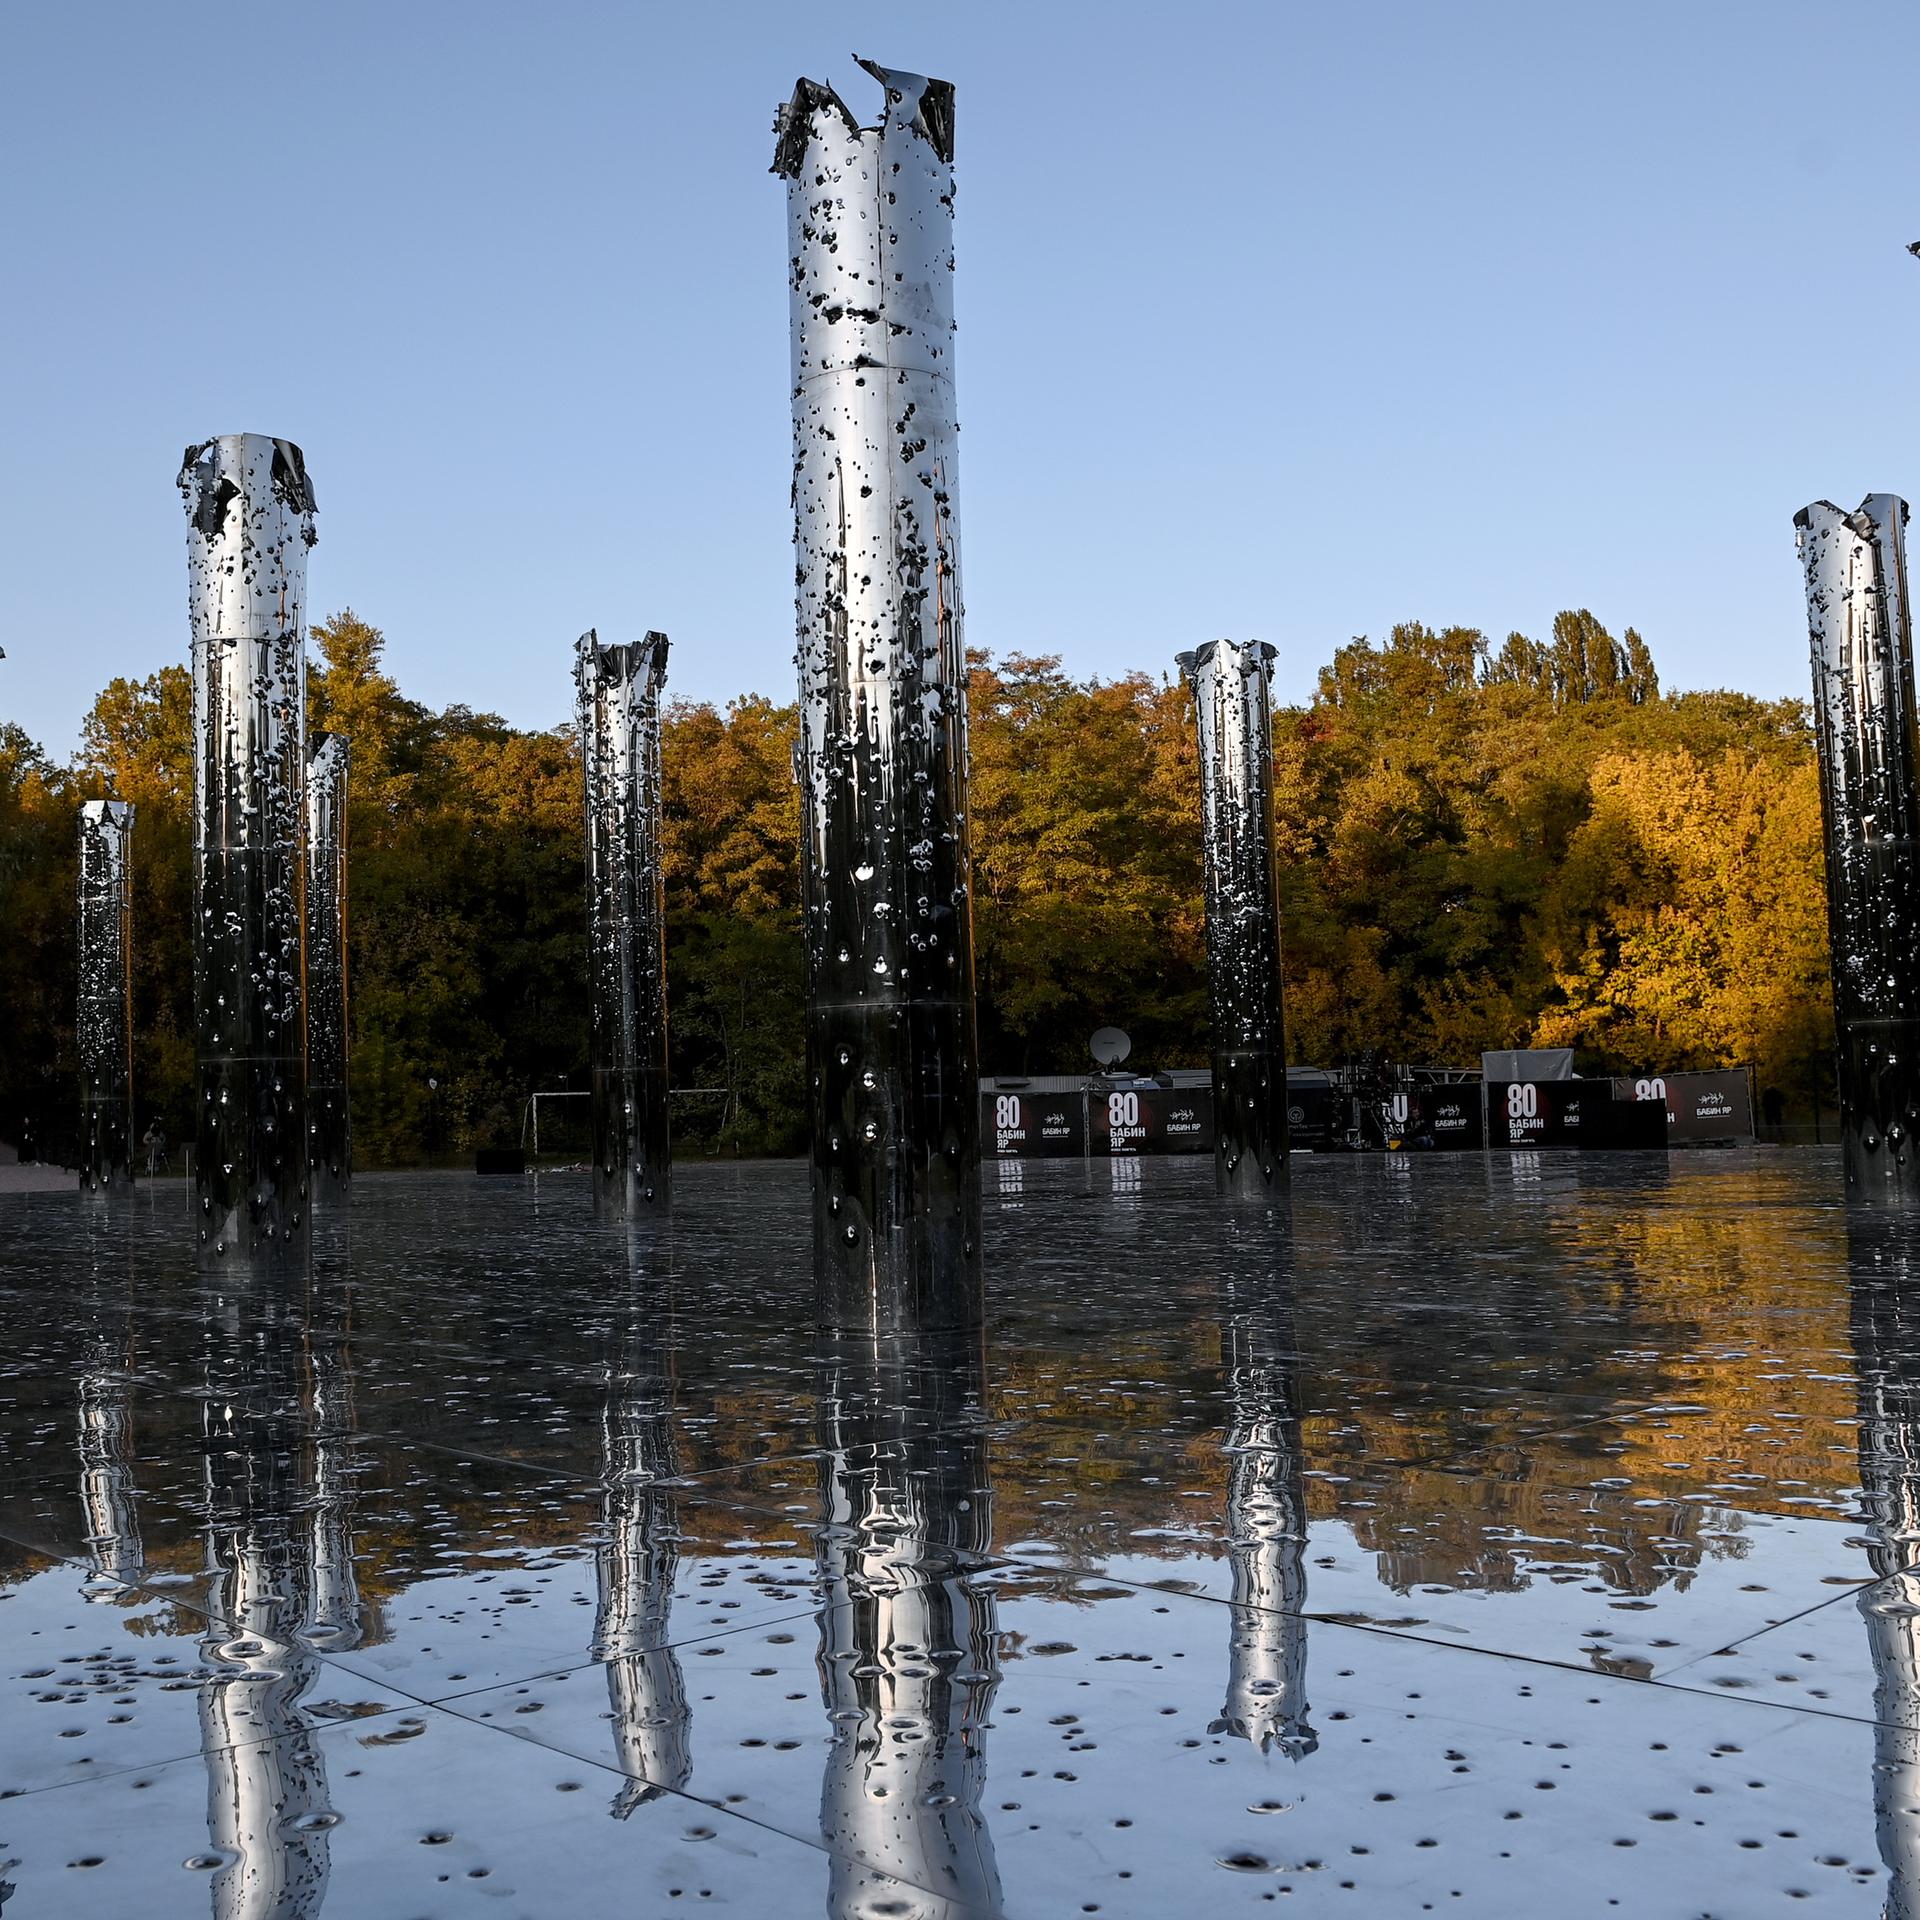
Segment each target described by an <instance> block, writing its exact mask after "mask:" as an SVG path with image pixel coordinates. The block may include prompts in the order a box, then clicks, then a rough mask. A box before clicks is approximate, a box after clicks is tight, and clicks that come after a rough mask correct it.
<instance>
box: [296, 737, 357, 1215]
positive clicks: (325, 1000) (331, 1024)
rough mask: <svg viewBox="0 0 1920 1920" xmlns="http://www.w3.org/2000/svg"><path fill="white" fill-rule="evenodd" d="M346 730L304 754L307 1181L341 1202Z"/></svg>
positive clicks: (349, 1140)
mask: <svg viewBox="0 0 1920 1920" xmlns="http://www.w3.org/2000/svg"><path fill="white" fill-rule="evenodd" d="M349 759H350V753H349V749H348V744H347V740H346V737H345V735H343V734H338V733H321V734H316V735H315V736H314V739H313V746H312V750H311V751H310V752H309V753H308V755H307V909H306V912H307V1179H308V1181H309V1183H310V1191H311V1195H312V1199H313V1203H314V1205H315V1206H319V1207H326V1206H329V1205H339V1204H341V1203H343V1202H344V1201H345V1200H346V1198H347V1196H348V1191H349V1183H350V1182H351V1180H352V1177H353V1122H352V1112H351V1106H350V1103H349V1100H348V1097H347V1052H348V1041H347V1017H348V1009H347V779H348V763H349Z"/></svg>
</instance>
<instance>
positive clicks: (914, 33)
mask: <svg viewBox="0 0 1920 1920" xmlns="http://www.w3.org/2000/svg"><path fill="white" fill-rule="evenodd" d="M854 52H859V53H864V54H871V55H873V56H875V57H877V58H879V59H881V60H883V61H885V62H886V63H888V64H890V65H894V66H900V67H906V68H912V69H917V70H920V71H924V72H928V73H932V74H936V75H938V76H941V77H943V78H946V79H950V80H952V81H953V82H954V83H955V85H956V86H957V88H958V90H959V91H958V146H959V171H960V183H961V184H960V196H959V237H958V256H959V282H958V289H957V292H958V304H959V315H960V327H961V332H960V343H959V358H958V377H959V383H960V410H961V419H962V422H963V426H964V429H965V432H964V441H963V461H962V472H961V485H962V493H961V505H962V519H963V526H964V542H965V546H964V552H965V560H964V565H965V586H966V599H967V613H968V637H969V639H970V640H971V641H972V642H974V643H975V644H979V645H985V646H988V647H991V648H993V649H995V650H996V651H999V652H1006V651H1010V650H1015V649H1020V650H1026V651H1054V652H1059V653H1062V654H1064V655H1065V657H1066V660H1067V662H1068V664H1069V665H1070V666H1071V667H1072V668H1073V669H1075V670H1077V671H1080V672H1096V671H1097V672H1101V673H1105V674H1115V673H1119V672H1122V671H1124V670H1126V669H1128V668H1131V667H1136V666H1143V667H1148V668H1151V669H1155V670H1158V669H1161V668H1163V667H1165V666H1167V664H1168V663H1169V662H1170V660H1171V658H1172V656H1173V654H1174V653H1175V652H1177V651H1178V650H1180V649H1181V648H1184V647H1190V646H1192V645H1193V644H1194V643H1195V642H1196V641H1200V640H1204V639H1207V638H1210V637H1213V636H1216V635H1222V634H1235V635H1253V636H1259V637H1263V638H1266V639H1270V640H1272V641H1274V642H1275V643H1276V644H1277V645H1278V647H1279V649H1280V664H1279V683H1280V688H1281V691H1282V693H1283V694H1284V695H1286V696H1289V697H1299V696H1302V695H1304V694H1305V693H1306V692H1307V691H1309V690H1310V688H1311V685H1312V676H1313V672H1314V669H1315V668H1316V666H1317V665H1318V664H1319V663H1320V662H1321V661H1323V660H1324V659H1325V658H1326V657H1327V656H1328V654H1329V652H1330V650H1331V649H1332V647H1334V646H1335V645H1337V644H1338V643H1339V642H1341V641H1343V640H1345V639H1346V638H1347V637H1348V636H1349V635H1352V634H1356V633H1372V634H1376V635H1378V634H1382V633H1384V631H1385V630H1386V628H1387V627H1388V626H1390V625H1391V624H1392V623H1393V622H1394V621H1396V620H1400V619H1407V618H1421V619H1425V620H1429V621H1432V622H1436V623H1437V622H1446V621H1459V622H1463V623H1466V624H1469V625H1474V626H1479V627H1483V628H1485V629H1487V630H1488V631H1489V632H1490V633H1491V634H1492V635H1494V637H1495V638H1496V639H1497V638H1498V637H1499V636H1500V635H1502V634H1504V633H1505V632H1506V631H1507V630H1508V629H1509V628H1511V627H1520V628H1522V629H1523V630H1526V631H1529V632H1532V633H1535V634H1541V633H1544V631H1545V630H1546V628H1547V626H1548V623H1549V622H1550V620H1551V618H1552V615H1553V613H1554V611H1555V610H1556V609H1557V608H1559V607H1562V606H1568V605H1586V606H1590V607H1591V608H1592V609H1593V610H1594V612H1595V613H1597V614H1598V615H1599V616H1600V617H1601V618H1602V619H1603V620H1605V621H1607V622H1608V623H1609V624H1610V625H1612V626H1614V627H1615V629H1616V630H1618V629H1619V628H1620V627H1622V626H1624V625H1627V624H1629V623H1632V624H1634V625H1637V626H1638V627H1639V628H1640V629H1641V631H1642V632H1643V633H1644V634H1645V635H1646V637H1647V639H1648V640H1649V642H1650V643H1651V645H1652V646H1653V649H1654V652H1655V655H1656V657H1657V659H1658V660H1659V662H1660V664H1661V667H1662V668H1663V670H1664V672H1665V675H1666V678H1667V681H1668V684H1670V685H1673V684H1678V685H1685V686H1704V685H1731V686H1738V687H1744V688H1747V689H1750V690H1752V691H1754V692H1758V693H1765V694H1784V693H1793V694H1800V693H1803V692H1804V690H1805V686H1806V677H1807V674H1806V632H1805V626H1804V623H1803V613H1802V604H1801V597H1800V585H1799V576H1798V571H1797V568H1796V566H1795V563H1794V558H1793V542H1792V531H1791V526H1790V521H1791V516H1792V514H1793V512H1794V510H1795V509H1796V508H1797V507H1799V506H1801V505H1802V504H1803V503H1804V502H1806V501H1807V500H1810V499H1813V498H1816V497H1818V496H1820V495H1823V494H1824V495H1830V496H1832V497H1833V498H1836V499H1838V500H1841V501H1843V502H1844V503H1846V504H1849V505H1851V504H1852V503H1853V502H1854V501H1855V500H1856V499H1857V498H1858V497H1859V496H1860V495H1861V494H1863V493H1866V492H1868V491H1869V490H1873V489H1881V488H1885V489H1891V490H1893V491H1897V492H1903V493H1906V494H1908V495H1910V496H1913V497H1916V498H1920V417H1917V408H1916V396H1915V385H1914V379H1913V374H1912V350H1911V341H1912V337H1913V329H1914V326H1915V324H1916V322H1917V321H1920V262H1916V261H1914V260H1912V259H1909V258H1908V257H1907V256H1906V254H1905V253H1904V251H1903V249H1904V245H1905V243H1906V242H1907V241H1909V240H1912V239H1915V238H1920V194H1916V192H1915V190H1914V187H1915V182H1914V177H1913V175H1914V159H1915V140H1916V134H1915V126H1916V117H1915V114H1914V112H1913V107H1912V95H1911V89H1912V82H1913V76H1914V74H1915V72H1916V70H1920V13H1914V12H1909V11H1907V10H1905V9H1899V8H1893V9H1881V10H1879V11H1878V12H1877V13H1873V14H1862V15H1860V16H1859V17H1858V19H1857V20H1853V21H1852V22H1851V24H1848V23H1847V22H1846V21H1845V20H1843V19H1842V17H1841V16H1838V15H1835V16H1832V17H1831V18H1829V17H1827V16H1824V15H1822V14H1821V13H1820V12H1819V11H1818V10H1817V9H1816V10H1814V11H1812V12H1809V11H1808V10H1807V8H1806V7H1805V6H1804V5H1795V6H1789V5H1786V4H1776V3H1775V0H1756V3H1754V4H1685V3H1683V0H1664V4H1658V5H1653V4H1640V0H1624V3H1623V0H1609V4H1606V5H1590V6H1579V7H1575V6H1556V5H1542V4H1539V0H1530V3H1529V4H1515V5H1491V4H1485V5H1482V4H1460V5H1452V6H1449V5H1441V4H1421V5H1415V4H1375V5H1371V6H1369V5H1364V4H1362V5H1348V6H1326V5H1322V4H1315V5H1302V4H1268V5H1253V4H1248V5H1219V4H1215V5H1208V4H1198V5H1195V4H1186V5H1182V6H1179V7H1174V6H1172V5H1166V6H1157V7H1142V6H1137V5H1130V4H1126V0H1119V3H1118V4H1107V5H1098V6H1096V5H1084V6H1082V5H1051V6H1050V5H1045V4H1033V0H1027V4H1022V5H1017V6H1014V5H1002V4H997V3H994V0H988V3H986V4H982V3H981V0H969V4H966V5H949V6H945V7H941V8H933V7H928V6H911V7H910V6H904V5H894V6H870V5H834V4H831V3H830V0H822V4H817V5H813V6H796V5H791V4H788V5H772V4H757V3H756V4H747V5H732V6H728V5H708V6H705V7H684V8H667V7H645V6H624V7H614V6H600V5H592V4H578V3H570V0H550V3H549V4H545V5H541V6H528V5H524V4H515V5H511V6H507V5H490V4H484V3H469V4H459V5H454V4H437V3H434V4H423V3H419V0H385V3H384V4H377V5H375V4H362V3H361V0H328V3H327V4H325V5H318V6H305V7H294V6H290V5H272V4H269V5H262V6H256V7H251V8H244V9H236V8H212V9H208V8H184V7H177V6H170V5H162V6H156V5H151V4H145V3H143V4H138V5H134V4H127V3H126V0H117V3H114V4H107V5H104V6H101V5H93V6H86V7H79V6H65V7H61V6H53V7H34V8H14V9H12V10H10V11H9V13H8V15H7V17H6V21H5V24H4V27H0V161H3V162H4V178H5V180H6V183H7V184H6V187H5V190H4V192H5V201H6V213H5V217H4V221H3V222H0V249H4V252H3V253H0V258H4V260H5V262H6V267H7V270H8V271H7V297H6V299H5V301H4V304H3V305H0V396H3V397H0V407H3V408H4V414H3V415H0V505H3V507H4V521H0V526H4V547H3V548H0V558H3V560H4V564H3V565H0V645H3V646H4V647H5V649H6V652H7V659H6V660H5V661H4V662H3V663H0V718H5V719H17V720H19V721H21V722H23V723H24V724H25V725H26V726H27V727H28V728H29V729H30V731H32V732H33V733H34V734H35V735H36V736H38V737H39V738H41V739H42V740H43V741H44V742H45V743H46V745H47V746H48V747H49V748H50V749H52V750H54V751H56V752H58V753H65V752H66V751H67V750H68V749H69V748H70V747H71V746H72V744H73V742H74V739H75V735H76V731H77V727H78V722H79V718H80V715H81V713H82V712H83V711H84V709H85V707H86V705H87V703H88V702H89V700H90V699H91V697H92V695H93V694H94V692H95V691H96V689H97V688H98V687H99V686H100V685H101V684H102V683H103V682H104V681H105V680H106V679H107V678H108V677H110V676H111V675H113V674H141V673H145V672H149V671H151V670H152V669H153V668H155V667H156V666H158V665H160V664H161V663H163V662H166V661H169V660H178V659H181V658H183V657H184V651H185V643H186V613H185V592H186V583H185V565H184V534H183V526H182V519H181V512H180V508H179V504H178V499H177V496H176V494H175V493H174V490H173V474H174V470H175V467H176V464H177V461H178V457H179V453H180V450H181V448H182V447H183V446H184V445H185V444H186V443H187V442H188V441H190V440H196V439H200V438H203V437H205V436H207V435H209V434H213V433H219V432H233V431H238V430H250V431H255V432H263V433H273V434H280V435H284V436H286V437H289V438H292V439H296V440H298V441H300V442H301V443H302V445H303V446H304V447H305V448H306V451H307V457H308V463H309V466H310V468H311V470H312V473H313V476H314V481H315V485H316V488H317V491H318V495H319V500H320V509H321V511H320V533H321V537H320V545H319V547H318V548H317V549H316V550H315V552H314V555H313V558H312V562H311V573H310V581H311V589H312V604H313V608H314V610H315V612H316V613H323V612H326V611H329V610H332V609H335V608H338V607H341V606H343V605H346V604H349V603H351V604H352V605H353V606H354V607H355V608H357V609H358V610H359V612H360V613H362V614H363V615H364V616H366V617H367V618H368V619H370V620H373V621H374V622H375V623H377V624H378V625H380V626H382V627H384V628H385V630H386V632H387V635H388V638H389V642H390V649H391V651H390V660H391V664H392V666H393V667H394V670H395V671H396V672H397V674H398V675H399V678H400V680H401V683H402V685H403V686H404V687H405V688H406V689H407V690H408V691H409V692H411V693H413V694H415V695H417V696H419V697H421V698H423V699H426V700H428V701H430V702H432V703H434V704H436V705H439V704H443V703H446V702H449V701H454V700H462V701H465V702H467V703H469V704H470V705H473V706H476V707H487V708H492V709H494V710H496V711H499V712H501V713H504V714H506V715H507V716H508V717H509V718H510V719H512V720H515V721H519V722H524V723H549V722H552V721H555V720H558V719H560V718H562V717H563V716H564V715H565V714H566V712H567V711H568V709H569V704H570V693H571V689H570V685H569V679H568V669H569V649H570V645H571V642H572V640H573V637H574V635H575V634H576V633H577V632H579V631H580V630H581V629H582V628H584V627H586V626H588V625H597V626H598V627H599V629H600V631H601V634H602V636H603V637H606V638H616V637H625V636H631V635H636V634H638V633H639V632H641V631H642V630H644V629H645V628H647V627H650V626H658V627H664V628H665V629H667V630H668V631H669V632H670V633H671V634H672V636H673V641H674V653H673V666H672V676H671V684H672V687H673V689H674V691H676V692H679V693H683V694H688V695H692V696H695V697H700V698H712V699H724V698H725V697H726V696H728V695H730V694H732V693H735V692H738V691H741V690H743V689H749V688H751V689H759V690H764V691H767V692H770V693H774V694H777V695H780V696H782V697H784V696H786V694H787V693H788V691H789V689H790V687H791V684H792V668H791V664H790V662H791V653H792V645H793V633H792V600H791V592H792V570H791V565H792V563H791V556H790V549H789V544H788V539H789V524H788V517H787V468H788V459H787V433H788V429H787V358H786V355H787V346H786V314H785V301H786V292H785V256H786V246H785V237H784V225H783V222H784V213H783V200H782V191H781V186H780V183H779V182H778V181H776V180H775V179H773V178H772V177H771V176H770V175H769V174H768V172H767V166H768V161H769V159H770V156H771V148H772V142H771V137H770V133H769V126H770V121H771V116H772V111H773V108H774V106H775V104H776V102H778V101H779V100H781V99H783V98H784V97H785V95H786V94H787V92H788V91H789V89H790V87H791V85H792V82H793V80H794V78H795V76H796V75H798V74H800V73H803V72H804V73H807V74H811V75H814V76H816V77H818V78H822V79H827V80H831V81H833V82H834V83H835V84H836V85H838V86H839V87H840V88H841V90H842V91H843V93H845V94H846V96H847V98H848V99H849V101H850V102H851V103H853V104H854V105H855V106H856V107H857V108H858V109H859V110H860V111H861V112H862V113H863V116H864V115H865V114H866V113H867V112H869V111H870V110H871V108H872V106H873V104H874V98H875V95H874V91H873V89H872V87H871V84H870V83H869V82H867V81H866V79H865V76H863V75H862V74H860V73H859V72H858V71H857V70H856V69H855V68H854V66H853V64H852V61H851V58H850V55H851V54H852V53H854Z"/></svg>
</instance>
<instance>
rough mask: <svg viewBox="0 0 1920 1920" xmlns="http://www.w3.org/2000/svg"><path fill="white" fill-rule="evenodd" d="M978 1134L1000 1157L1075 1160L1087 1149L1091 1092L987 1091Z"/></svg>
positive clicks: (991, 1152)
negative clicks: (1089, 1097)
mask: <svg viewBox="0 0 1920 1920" xmlns="http://www.w3.org/2000/svg"><path fill="white" fill-rule="evenodd" d="M980 1137H981V1146H982V1148H983V1149H984V1151H985V1152H986V1153H987V1154H988V1155H989V1156H990V1157H991V1158H994V1159H998V1160H1064V1159H1074V1160H1077V1159H1079V1158H1080V1156H1081V1155H1082V1154H1084V1153H1085V1152H1086V1150H1087V1096H1086V1095H1085V1094H1084V1093H1025V1092H1021V1093H983V1094H982V1095H981V1096H980Z"/></svg>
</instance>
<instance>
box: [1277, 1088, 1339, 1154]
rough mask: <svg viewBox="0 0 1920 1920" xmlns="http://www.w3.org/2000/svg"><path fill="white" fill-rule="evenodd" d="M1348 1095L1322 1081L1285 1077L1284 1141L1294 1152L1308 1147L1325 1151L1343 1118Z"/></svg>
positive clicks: (1317, 1150) (1319, 1151)
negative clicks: (1285, 1140) (1285, 1112)
mask: <svg viewBox="0 0 1920 1920" xmlns="http://www.w3.org/2000/svg"><path fill="white" fill-rule="evenodd" d="M1348 1105H1349V1102H1348V1099H1347V1096H1346V1095H1345V1094H1343V1093H1339V1092H1336V1090H1335V1089H1334V1088H1333V1087H1331V1086H1329V1085H1328V1084H1327V1083H1326V1082H1325V1081H1321V1080H1309V1081H1296V1080H1294V1079H1292V1078H1291V1077H1290V1078H1289V1079H1288V1081H1287V1144H1288V1145H1289V1146H1290V1147H1292V1148H1293V1149H1294V1150H1295V1151H1296V1152H1297V1151H1298V1150H1300V1149H1301V1148H1311V1149H1312V1150H1313V1151H1314V1152H1316V1153H1321V1152H1325V1151H1326V1149H1327V1148H1329V1147H1331V1146H1332V1145H1333V1137H1334V1132H1335V1130H1336V1128H1337V1127H1338V1126H1339V1125H1340V1124H1341V1123H1342V1122H1343V1121H1344V1118H1345V1115H1346V1110H1347V1107H1348Z"/></svg>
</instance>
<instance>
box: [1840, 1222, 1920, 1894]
mask: <svg viewBox="0 0 1920 1920" xmlns="http://www.w3.org/2000/svg"><path fill="white" fill-rule="evenodd" d="M1848 1253H1849V1259H1850V1265H1851V1277H1852V1310H1853V1343H1854V1360H1855V1367H1856V1369H1857V1372H1858V1377H1859V1397H1860V1486H1861V1492H1862V1494H1863V1496H1864V1504H1865V1507H1866V1511H1867V1538H1868V1542H1869V1544H1868V1549H1867V1552H1868V1558H1869V1561H1870V1562H1871V1564H1872V1567H1873V1571H1874V1575H1875V1581H1876V1583H1875V1585H1873V1586H1871V1587H1868V1588H1866V1589H1865V1590H1864V1591H1863V1592H1862V1593H1861V1595H1860V1611H1861V1613H1862V1615H1863V1616H1864V1618H1865V1620H1866V1625H1867V1645H1868V1649H1869V1651H1870V1652H1871V1654H1872V1657H1873V1676H1874V1688H1873V1709H1874V1731H1873V1747H1874V1760H1873V1802H1874V1816H1875V1825H1876V1828H1877V1830H1878V1837H1879V1842H1880V1858H1881V1859H1882V1861H1883V1862H1884V1863H1885V1865H1886V1869H1887V1876H1888V1884H1887V1904H1886V1909H1885V1911H1886V1913H1887V1914H1888V1915H1889V1916H1890V1920H1916V1916H1920V1250H1916V1249H1914V1248H1913V1247H1912V1246H1910V1245H1909V1244H1907V1243H1905V1242H1904V1241H1903V1240H1900V1239H1896V1238H1895V1237H1893V1236H1892V1235H1891V1234H1889V1233H1888V1232H1887V1230H1886V1228H1885V1227H1883V1226H1876V1225H1869V1224H1868V1223H1866V1222H1862V1221H1856V1222H1855V1223H1854V1224H1853V1225H1852V1226H1851V1227H1850V1229H1849V1232H1848Z"/></svg>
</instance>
